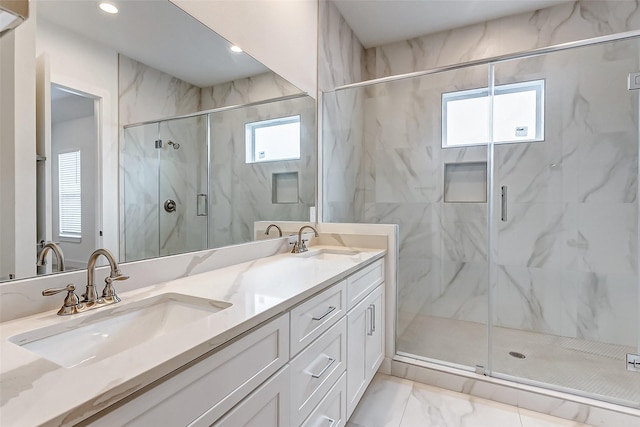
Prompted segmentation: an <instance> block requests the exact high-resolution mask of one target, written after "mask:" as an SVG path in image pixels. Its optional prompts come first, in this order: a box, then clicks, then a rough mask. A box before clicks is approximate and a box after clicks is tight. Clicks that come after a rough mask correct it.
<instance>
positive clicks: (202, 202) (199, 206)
mask: <svg viewBox="0 0 640 427" xmlns="http://www.w3.org/2000/svg"><path fill="white" fill-rule="evenodd" d="M208 199H209V198H208V197H207V195H206V194H204V193H200V194H197V195H196V215H197V216H207V215H209V202H208Z"/></svg>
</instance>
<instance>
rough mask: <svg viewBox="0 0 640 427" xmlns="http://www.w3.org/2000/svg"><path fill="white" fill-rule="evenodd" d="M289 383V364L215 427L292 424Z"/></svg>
mask: <svg viewBox="0 0 640 427" xmlns="http://www.w3.org/2000/svg"><path fill="white" fill-rule="evenodd" d="M289 383H290V381H289V366H285V367H284V368H282V369H281V370H280V372H278V373H277V374H276V375H274V376H273V377H271V378H269V379H268V380H267V382H265V383H264V384H262V385H261V386H260V387H258V389H257V390H256V391H254V392H253V393H251V394H250V395H249V396H247V398H246V399H244V400H243V401H242V402H240V403H238V404H237V405H236V406H235V407H234V408H233V409H232V410H230V411H229V412H227V413H226V414H225V416H224V417H222V418H221V419H220V420H219V421H216V423H215V424H213V427H238V426H243V427H289V426H290V424H289V401H290V397H289V393H290V387H289ZM199 425H200V424H199V423H197V422H196V423H193V424H192V426H194V427H195V426H199ZM204 425H206V426H208V425H209V424H204ZM190 427H191V426H190Z"/></svg>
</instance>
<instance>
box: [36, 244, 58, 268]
mask: <svg viewBox="0 0 640 427" xmlns="http://www.w3.org/2000/svg"><path fill="white" fill-rule="evenodd" d="M49 251H53V253H54V254H56V259H57V261H58V264H57V265H58V271H64V255H63V254H62V249H60V246H59V245H58V244H57V243H53V242H47V243H45V244H44V245H43V246H42V250H41V251H40V255H38V261H37V262H36V265H37V266H38V267H42V266H43V265H45V264H46V263H47V253H49Z"/></svg>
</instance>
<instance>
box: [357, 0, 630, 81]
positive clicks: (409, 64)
mask: <svg viewBox="0 0 640 427" xmlns="http://www.w3.org/2000/svg"><path fill="white" fill-rule="evenodd" d="M637 29H640V4H639V2H638V0H579V1H574V2H570V3H563V4H560V5H557V6H554V7H550V8H546V9H541V10H537V11H534V12H527V13H522V14H518V15H514V16H510V17H506V18H501V19H495V20H492V21H487V22H483V23H480V24H476V25H471V26H468V27H464V28H458V29H453V30H449V31H442V32H439V33H435V34H429V35H425V36H422V37H417V38H414V39H411V40H405V41H401V42H397V43H390V44H387V45H384V46H379V47H373V48H370V49H367V52H366V55H367V59H366V63H367V70H366V71H367V74H368V78H376V77H384V76H391V75H396V74H402V73H408V72H413V71H419V70H429V69H432V68H435V67H440V66H444V65H452V64H458V63H463V62H467V61H471V60H475V59H482V58H491V57H494V56H498V55H504V54H508V53H515V52H520V51H526V50H530V49H534V48H539V47H546V46H552V45H556V44H560V43H566V42H570V41H576V40H583V39H587V38H591V37H597V36H603V35H608V34H615V33H621V32H624V31H630V30H637Z"/></svg>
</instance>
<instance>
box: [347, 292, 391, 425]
mask: <svg viewBox="0 0 640 427" xmlns="http://www.w3.org/2000/svg"><path fill="white" fill-rule="evenodd" d="M382 290H383V286H378V287H377V288H376V289H375V290H374V291H373V292H371V293H370V294H369V295H368V296H367V297H366V298H365V299H364V300H362V301H361V302H360V303H359V304H358V305H356V306H355V307H354V308H353V309H351V311H349V312H348V313H347V419H348V418H349V417H350V416H351V414H352V413H353V410H354V409H355V407H356V406H357V405H358V402H359V401H360V398H361V397H362V395H363V394H364V392H365V390H366V389H367V386H368V385H369V382H370V381H371V379H372V378H373V376H374V375H375V373H376V371H377V369H378V367H379V366H380V363H382V357H383V342H382V338H383V336H384V334H383V331H382V324H383V321H382V314H383V311H382Z"/></svg>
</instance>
